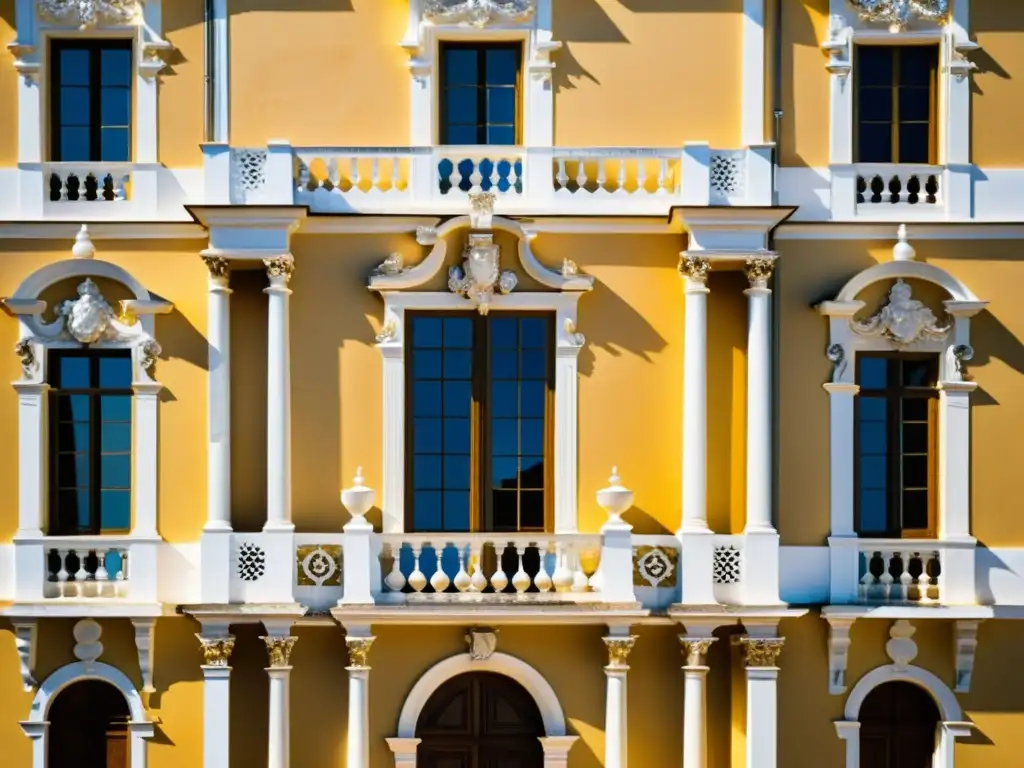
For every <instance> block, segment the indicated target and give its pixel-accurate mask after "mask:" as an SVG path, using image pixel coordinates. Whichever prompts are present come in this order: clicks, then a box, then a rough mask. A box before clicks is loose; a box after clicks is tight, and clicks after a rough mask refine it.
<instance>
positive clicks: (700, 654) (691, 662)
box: [679, 637, 718, 667]
mask: <svg viewBox="0 0 1024 768" xmlns="http://www.w3.org/2000/svg"><path fill="white" fill-rule="evenodd" d="M717 640H718V638H717V637H680V638H679V643H680V644H681V645H682V646H683V649H682V650H683V655H684V656H685V657H686V666H688V667H703V666H706V664H705V660H706V657H707V654H708V651H709V650H710V649H711V644H712V643H714V642H716V641H717Z"/></svg>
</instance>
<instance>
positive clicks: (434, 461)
mask: <svg viewBox="0 0 1024 768" xmlns="http://www.w3.org/2000/svg"><path fill="white" fill-rule="evenodd" d="M412 466H413V474H412V484H413V488H416V489H417V490H419V489H421V488H440V487H441V457H440V456H421V455H416V456H415V457H413V464H412Z"/></svg>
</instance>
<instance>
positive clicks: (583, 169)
mask: <svg viewBox="0 0 1024 768" xmlns="http://www.w3.org/2000/svg"><path fill="white" fill-rule="evenodd" d="M586 186H587V159H586V158H585V157H580V158H578V159H577V160H576V187H577V190H576V191H577V192H583V191H585V190H584V187H586Z"/></svg>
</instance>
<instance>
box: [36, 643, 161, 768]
mask: <svg viewBox="0 0 1024 768" xmlns="http://www.w3.org/2000/svg"><path fill="white" fill-rule="evenodd" d="M85 680H98V681H100V682H104V683H107V684H109V685H112V686H114V687H115V688H117V690H118V691H120V692H121V695H122V696H124V698H125V701H126V702H127V704H128V711H129V713H130V715H131V720H130V721H129V722H128V733H129V734H130V742H131V743H130V745H129V754H130V757H131V762H130V763H129V765H130V766H131V768H146V739H151V738H153V735H154V728H153V723H152V721H151V720H150V719H149V715H148V714H147V713H146V707H145V706H144V705H143V703H142V697H141V696H140V695H139V692H138V691H137V690H136V689H135V686H134V685H133V684H132V681H131V680H129V679H128V676H127V675H126V674H125V673H124V672H122V671H121V670H119V669H117V668H115V667H112V666H110V665H109V664H104V663H103V662H101V661H89V662H86V661H78V662H74V663H72V664H66V665H65V666H63V667H61V668H59V669H58V670H56V671H55V672H53V674H51V675H50V676H49V677H48V678H46V680H44V681H43V684H42V685H40V686H39V690H38V691H37V692H36V695H35V698H33V699H32V708H31V709H30V710H29V716H28V719H27V720H23V721H22V722H21V723H20V725H21V729H22V731H23V732H24V734H25V735H26V736H28V737H29V738H30V739H31V740H32V768H46V765H47V752H48V748H49V743H48V741H49V728H50V723H49V721H48V720H47V719H46V716H47V715H48V714H49V711H50V706H51V705H52V704H53V700H54V698H55V697H56V696H57V695H58V694H59V693H60V692H61V691H62V690H64V689H65V688H67V687H68V686H69V685H73V684H74V683H79V682H82V681H85Z"/></svg>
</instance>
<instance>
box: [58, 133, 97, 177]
mask: <svg viewBox="0 0 1024 768" xmlns="http://www.w3.org/2000/svg"><path fill="white" fill-rule="evenodd" d="M60 159H61V161H62V162H65V163H88V162H90V161H91V160H92V156H91V155H90V152H89V129H88V128H61V129H60ZM79 182H82V183H84V179H79Z"/></svg>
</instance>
